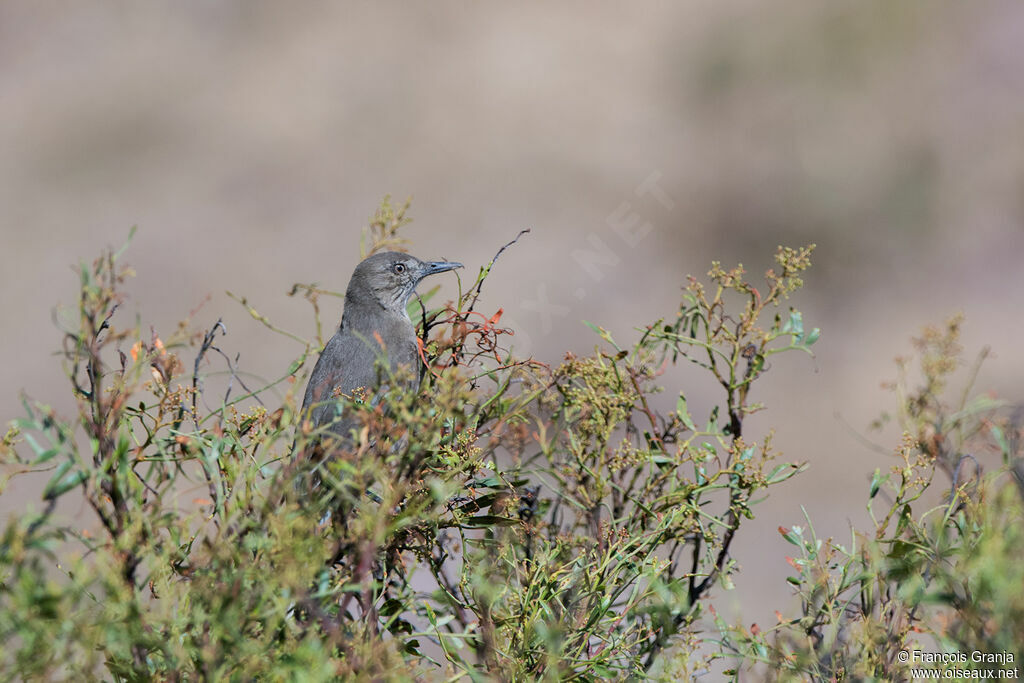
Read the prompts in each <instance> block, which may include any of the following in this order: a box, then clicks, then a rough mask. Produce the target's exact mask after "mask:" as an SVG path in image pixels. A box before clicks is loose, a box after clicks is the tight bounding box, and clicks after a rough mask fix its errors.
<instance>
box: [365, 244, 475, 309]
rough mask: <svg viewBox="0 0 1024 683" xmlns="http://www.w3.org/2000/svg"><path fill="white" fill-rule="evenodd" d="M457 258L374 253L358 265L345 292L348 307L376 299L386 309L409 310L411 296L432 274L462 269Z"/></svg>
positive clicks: (390, 252) (394, 252)
mask: <svg viewBox="0 0 1024 683" xmlns="http://www.w3.org/2000/svg"><path fill="white" fill-rule="evenodd" d="M461 267H462V264H461V263H456V262H455V261H421V260H419V259H418V258H416V257H415V256H411V255H409V254H402V253H400V252H397V251H384V252H380V253H377V254H373V255H372V256H369V257H367V258H365V259H363V261H362V262H360V263H359V265H358V266H356V269H355V272H353V273H352V279H351V280H350V281H349V283H348V291H347V292H346V294H345V299H346V306H347V305H349V304H351V303H361V302H369V301H375V302H377V303H379V304H380V305H381V306H383V307H384V308H385V309H388V310H390V311H395V312H401V313H403V314H404V313H405V307H406V305H408V303H409V297H411V296H412V293H413V292H414V291H416V286H417V285H418V284H419V283H420V281H421V280H422V279H423V278H425V277H427V276H428V275H434V274H435V273H443V272H444V271H446V270H453V269H455V268H461Z"/></svg>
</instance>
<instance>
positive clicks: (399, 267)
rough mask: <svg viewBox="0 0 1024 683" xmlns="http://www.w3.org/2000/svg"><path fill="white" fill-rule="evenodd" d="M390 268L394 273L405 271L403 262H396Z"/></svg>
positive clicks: (399, 273) (398, 273)
mask: <svg viewBox="0 0 1024 683" xmlns="http://www.w3.org/2000/svg"><path fill="white" fill-rule="evenodd" d="M391 270H393V271H395V274H396V275H401V274H402V273H404V272H405V264H404V263H396V264H395V265H394V266H392V268H391Z"/></svg>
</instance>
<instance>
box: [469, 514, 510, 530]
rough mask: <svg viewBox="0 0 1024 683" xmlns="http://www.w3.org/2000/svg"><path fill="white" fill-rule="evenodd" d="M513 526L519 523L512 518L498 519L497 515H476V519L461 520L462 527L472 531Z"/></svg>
mask: <svg viewBox="0 0 1024 683" xmlns="http://www.w3.org/2000/svg"><path fill="white" fill-rule="evenodd" d="M513 524H520V521H519V520H518V519H513V518H512V517H500V516H498V515H477V516H476V517H470V518H469V519H464V520H462V526H464V527H469V528H474V529H476V528H483V527H489V526H512V525H513Z"/></svg>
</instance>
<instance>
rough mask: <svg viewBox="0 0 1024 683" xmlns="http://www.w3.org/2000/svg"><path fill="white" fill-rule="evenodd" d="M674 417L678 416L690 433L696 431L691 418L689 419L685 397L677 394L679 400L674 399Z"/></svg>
mask: <svg viewBox="0 0 1024 683" xmlns="http://www.w3.org/2000/svg"><path fill="white" fill-rule="evenodd" d="M676 415H678V416H679V420H680V421H681V422H682V423H683V424H684V425H685V426H686V428H687V429H689V430H690V431H691V432H695V431H697V425H695V424H694V423H693V418H692V417H690V411H689V410H688V409H687V407H686V397H685V396H683V395H682V394H679V398H678V399H676Z"/></svg>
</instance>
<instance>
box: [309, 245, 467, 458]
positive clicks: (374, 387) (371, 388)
mask: <svg viewBox="0 0 1024 683" xmlns="http://www.w3.org/2000/svg"><path fill="white" fill-rule="evenodd" d="M461 267H462V264H461V263H456V262H454V261H421V260H419V259H418V258H416V257H414V256H410V255H409V254H402V253H399V252H395V251H387V252H381V253H378V254H373V255H372V256H369V257H368V258H366V259H364V260H363V261H362V262H360V263H359V265H357V266H356V269H355V271H354V272H353V273H352V279H351V280H349V283H348V289H347V290H346V291H345V310H344V313H343V314H342V317H341V326H340V327H339V328H338V331H337V332H335V334H334V336H333V337H331V340H330V341H329V342H327V346H325V347H324V350H323V351H322V352H321V353H320V359H319V360H318V361H317V362H316V366H315V367H314V368H313V374H312V375H310V377H309V384H307V385H306V395H305V397H304V398H303V400H302V413H301V414H302V417H303V419H304V420H305V419H308V420H310V421H311V422H312V426H313V428H314V429H316V428H319V427H321V426H324V425H330V431H331V432H332V433H333V434H334V435H336V436H337V437H338V438H340V439H342V440H345V439H348V438H349V436H350V435H349V431H350V430H351V429H352V427H354V426H355V424H356V422H355V420H354V419H353V418H352V417H351V416H347V415H346V414H345V412H344V411H343V410H339V408H340V405H339V403H338V401H337V397H338V395H339V394H344V395H346V396H351V395H352V394H353V392H355V391H356V390H357V389H359V388H360V387H364V388H365V389H366V391H368V392H369V393H370V395H375V394H377V393H378V391H379V390H380V389H381V388H382V384H383V383H384V382H385V381H386V380H387V378H388V372H387V371H386V370H384V369H383V367H382V365H384V364H383V363H378V362H377V361H378V359H380V360H384V359H385V358H386V360H387V363H386V366H387V368H389V369H390V371H391V373H392V374H393V373H394V372H396V371H397V370H398V369H399V368H400V367H402V366H404V367H405V368H406V369H407V370H415V369H416V367H417V363H418V357H419V352H418V349H417V346H416V328H415V327H414V326H413V324H412V321H411V320H410V319H409V315H408V313H407V312H406V306H407V305H408V303H409V299H410V297H412V295H413V292H415V291H416V286H417V285H419V283H420V281H421V280H423V278H425V277H427V276H428V275H434V274H436V273H443V272H445V271H446V270H453V269H455V268H461ZM414 376H418V375H414Z"/></svg>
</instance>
